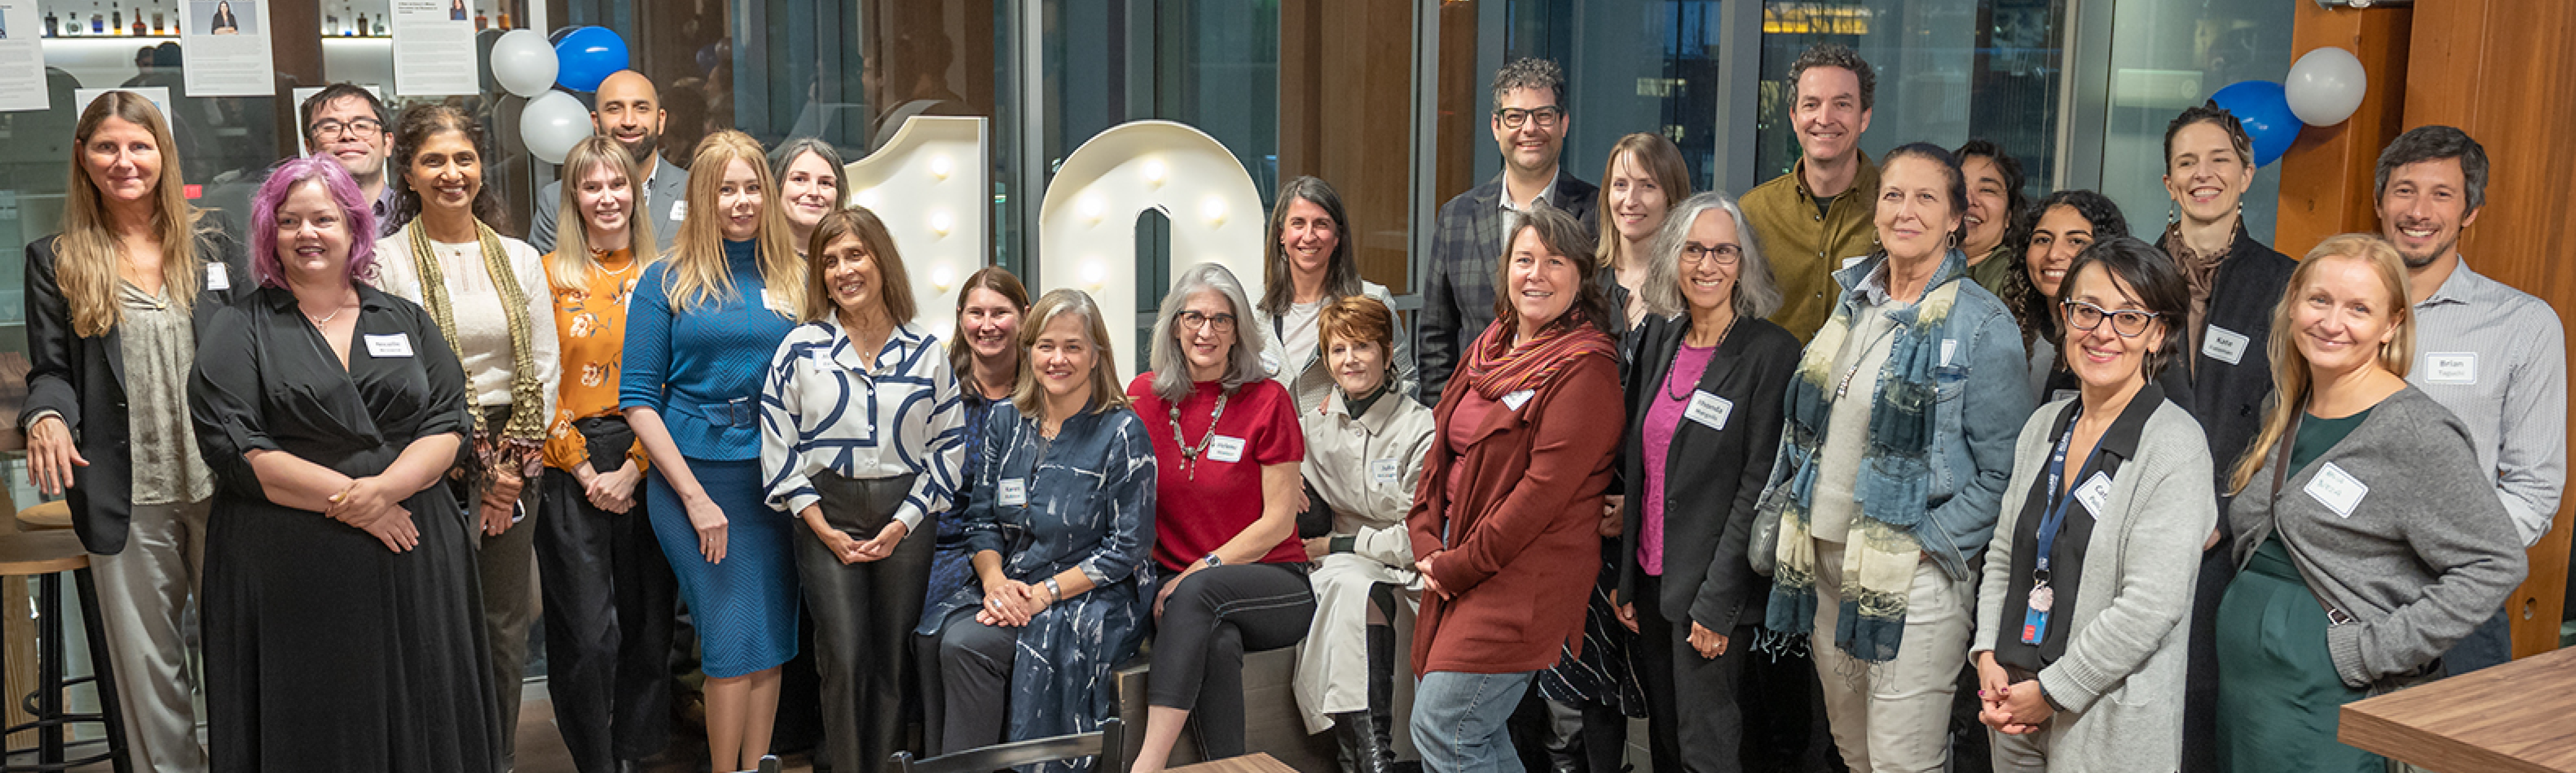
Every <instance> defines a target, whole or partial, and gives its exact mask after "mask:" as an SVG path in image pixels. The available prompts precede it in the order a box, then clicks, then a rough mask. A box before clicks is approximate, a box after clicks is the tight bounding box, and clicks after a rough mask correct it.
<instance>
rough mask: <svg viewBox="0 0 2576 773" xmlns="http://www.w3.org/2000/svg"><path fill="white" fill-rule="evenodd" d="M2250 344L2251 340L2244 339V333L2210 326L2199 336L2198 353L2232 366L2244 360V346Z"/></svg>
mask: <svg viewBox="0 0 2576 773" xmlns="http://www.w3.org/2000/svg"><path fill="white" fill-rule="evenodd" d="M2252 342H2253V339H2249V338H2246V337H2245V334H2244V333H2239V332H2236V331H2234V330H2229V329H2227V328H2223V327H2219V326H2217V325H2211V326H2209V331H2208V332H2206V333H2202V334H2201V339H2200V353H2201V354H2204V355H2208V356H2209V358H2210V359H2213V360H2217V361H2219V362H2224V363H2227V364H2229V365H2234V364H2236V363H2238V362H2240V361H2242V360H2244V359H2245V345H2246V344H2249V343H2252Z"/></svg>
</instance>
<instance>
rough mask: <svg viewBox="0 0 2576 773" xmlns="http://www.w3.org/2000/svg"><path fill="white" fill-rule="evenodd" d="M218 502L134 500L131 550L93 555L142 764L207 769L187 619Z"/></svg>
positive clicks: (133, 753) (130, 746) (130, 752)
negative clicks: (208, 522) (199, 737)
mask: <svg viewBox="0 0 2576 773" xmlns="http://www.w3.org/2000/svg"><path fill="white" fill-rule="evenodd" d="M212 504H213V503H212V502H211V501H201V502H188V503H178V504H161V505H135V506H134V516H133V520H132V522H131V523H129V524H128V525H127V527H126V528H127V532H126V538H125V550H124V551H123V552H120V553H117V554H116V555H112V556H99V555H94V556H90V575H91V576H92V577H93V578H95V579H96V580H97V582H98V596H99V602H98V607H99V609H98V612H99V617H100V622H103V623H105V624H106V628H107V643H108V651H107V657H108V663H109V665H110V666H112V667H113V670H114V671H115V673H116V697H117V700H118V701H120V702H121V703H122V706H123V708H124V710H125V712H124V713H125V744H126V746H127V749H126V755H127V757H128V758H129V759H132V760H134V761H135V762H137V763H140V764H138V765H136V766H135V767H137V768H140V769H145V770H153V771H165V772H166V771H178V772H179V773H202V771H204V770H205V769H206V747H205V746H203V745H200V744H198V743H197V712H196V708H195V705H196V704H195V702H194V699H193V698H192V697H191V693H193V692H194V691H195V688H196V687H197V681H198V680H197V677H196V674H195V673H193V672H191V671H190V670H189V668H188V652H189V646H188V645H189V639H190V636H189V634H190V633H192V632H191V631H189V630H188V629H187V628H186V627H184V626H183V625H182V624H181V622H180V620H181V618H182V616H183V615H184V614H186V611H187V608H188V602H189V599H190V598H192V597H194V596H195V595H196V592H197V588H198V580H199V576H200V574H201V573H202V572H203V571H204V569H205V565H206V512H207V510H208V509H209V507H211V506H212ZM75 630H77V629H75Z"/></svg>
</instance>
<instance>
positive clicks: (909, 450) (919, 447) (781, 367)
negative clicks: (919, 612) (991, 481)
mask: <svg viewBox="0 0 2576 773" xmlns="http://www.w3.org/2000/svg"><path fill="white" fill-rule="evenodd" d="M965 424H966V409H965V404H964V403H963V402H961V401H960V400H959V397H958V390H957V377H956V375H955V374H953V373H950V372H949V369H948V349H947V347H946V346H943V345H941V343H940V341H939V338H938V337H937V336H934V335H931V334H929V333H927V332H924V331H923V330H922V329H921V328H920V326H918V325H914V324H905V325H903V326H900V327H897V328H895V329H894V332H893V333H892V334H890V335H887V336H886V342H885V346H884V347H882V348H881V349H879V350H878V351H877V354H876V357H875V358H873V359H869V358H865V357H862V356H861V355H859V353H858V352H857V351H855V349H854V348H853V346H852V345H851V343H850V334H849V332H848V331H847V330H844V329H842V327H841V322H840V320H839V319H838V318H837V317H834V318H827V319H824V320H821V321H817V322H807V323H805V324H802V325H798V326H796V329H795V330H791V331H788V333H787V340H786V341H785V342H783V343H780V344H779V346H778V353H777V355H776V356H774V357H771V358H770V362H769V373H768V375H767V376H765V377H763V378H762V379H761V389H760V469H761V470H762V471H763V472H764V473H765V474H767V475H768V480H767V485H765V486H764V487H763V488H764V489H765V490H766V491H767V492H768V501H769V506H770V507H772V508H776V509H779V510H784V511H786V512H787V514H788V515H789V516H790V517H796V516H798V515H800V514H802V513H803V512H804V511H805V508H807V507H811V506H813V505H814V504H815V503H817V502H820V501H822V497H821V496H820V495H818V494H816V493H815V492H814V484H813V482H812V476H813V475H814V474H816V473H819V472H823V471H826V470H829V471H831V472H834V473H838V474H840V475H844V476H848V477H851V478H858V479H871V478H891V477H895V476H898V475H907V474H916V473H917V474H918V475H919V477H916V478H914V479H913V481H912V492H911V493H910V494H908V495H906V496H905V497H904V501H903V506H902V507H900V508H898V509H897V510H896V511H895V516H894V517H895V520H898V521H902V522H903V525H904V528H905V530H906V531H907V533H909V532H910V531H914V530H918V529H920V528H921V519H922V517H923V516H924V515H925V514H927V513H934V512H939V511H942V510H946V509H948V507H949V503H950V502H951V501H952V500H954V499H956V497H957V480H958V478H957V475H958V467H959V465H961V464H963V462H964V460H965V456H966V451H965V439H966V430H965Z"/></svg>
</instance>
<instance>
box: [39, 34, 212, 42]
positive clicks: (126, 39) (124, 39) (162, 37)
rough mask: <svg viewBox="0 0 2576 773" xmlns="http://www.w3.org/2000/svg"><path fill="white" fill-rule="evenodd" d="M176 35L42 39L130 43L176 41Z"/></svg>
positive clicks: (49, 40)
mask: <svg viewBox="0 0 2576 773" xmlns="http://www.w3.org/2000/svg"><path fill="white" fill-rule="evenodd" d="M178 39H179V36H177V35H70V36H63V37H51V38H44V39H43V40H44V41H45V42H47V43H56V42H62V43H70V42H81V43H131V42H134V41H137V40H178Z"/></svg>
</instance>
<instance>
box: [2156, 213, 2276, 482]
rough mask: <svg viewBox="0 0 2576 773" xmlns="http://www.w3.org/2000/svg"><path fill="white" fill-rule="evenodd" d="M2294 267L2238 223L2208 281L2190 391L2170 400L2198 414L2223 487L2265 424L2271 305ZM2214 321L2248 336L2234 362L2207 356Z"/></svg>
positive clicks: (2194, 415)
mask: <svg viewBox="0 0 2576 773" xmlns="http://www.w3.org/2000/svg"><path fill="white" fill-rule="evenodd" d="M2298 267H2299V264H2298V263H2297V262H2295V261H2292V260H2290V256H2287V255H2283V254H2281V253H2279V252H2277V251H2274V250H2273V249H2272V248H2270V247H2265V246H2263V243H2262V242H2257V241H2254V237H2252V236H2248V235H2246V233H2245V231H2244V230H2243V229H2238V230H2237V232H2236V243H2235V244H2233V245H2231V246H2229V247H2228V248H2227V257H2226V258H2225V259H2224V260H2222V261H2221V262H2220V263H2219V264H2218V276H2217V277H2215V278H2213V279H2211V280H2210V282H2211V285H2212V286H2213V287H2214V288H2215V289H2212V290H2211V291H2210V293H2209V316H2208V319H2206V320H2203V321H2202V324H2203V325H2204V327H2203V328H2202V329H2201V330H2198V331H2194V332H2196V333H2198V334H2199V338H2200V340H2201V342H2202V344H2203V345H2202V346H2201V347H2200V350H2199V351H2194V352H2192V353H2191V364H2192V366H2193V367H2194V369H2193V370H2192V371H2189V373H2190V376H2191V392H2190V394H2188V395H2182V396H2178V399H2175V400H2174V403H2175V404H2176V405H2180V406H2182V407H2183V408H2184V409H2187V410H2189V411H2190V412H2191V417H2192V418H2194V419H2199V420H2200V431H2201V433H2202V434H2205V435H2208V436H2209V461H2210V462H2211V464H2210V466H2211V467H2212V468H2214V469H2215V470H2216V471H2217V474H2218V482H2219V486H2218V490H2220V491H2226V490H2227V485H2226V482H2227V474H2228V472H2229V471H2231V470H2234V469H2235V468H2236V458H2237V457H2239V456H2243V455H2244V454H2245V446H2246V445H2247V444H2249V443H2252V442H2254V433H2256V432H2258V431H2261V430H2262V428H2263V400H2264V399H2265V398H2268V397H2270V396H2271V395H2272V362H2271V360H2270V359H2269V358H2268V357H2267V355H2266V348H2267V347H2268V346H2269V345H2270V342H2271V340H2272V311H2273V308H2274V307H2276V306H2279V305H2280V303H2281V295H2282V294H2284V293H2286V292H2288V291H2289V288H2290V272H2291V271H2293V270H2296V269H2297V268H2298ZM2212 327H2215V328H2221V329H2224V330H2229V331H2233V332H2235V333H2238V334H2241V335H2243V336H2245V338H2246V343H2245V351H2244V354H2243V355H2242V356H2239V357H2238V358H2237V359H2236V364H2234V365H2230V364H2227V361H2226V360H2222V359H2218V358H2216V357H2212V356H2210V355H2209V353H2208V350H2209V347H2208V346H2207V342H2208V341H2209V330H2208V328H2212ZM2175 365H2176V366H2180V365H2182V363H2179V362H2177V363H2175ZM2167 391H2168V393H2169V394H2170V393H2171V390H2167ZM2222 512H2223V511H2222ZM2220 520H2221V521H2222V522H2223V521H2224V520H2225V519H2220ZM2221 525H2222V527H2223V526H2224V524H2223V523H2222V524H2221Z"/></svg>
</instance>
